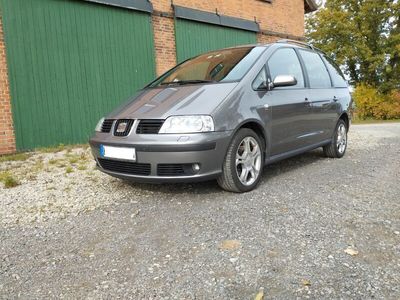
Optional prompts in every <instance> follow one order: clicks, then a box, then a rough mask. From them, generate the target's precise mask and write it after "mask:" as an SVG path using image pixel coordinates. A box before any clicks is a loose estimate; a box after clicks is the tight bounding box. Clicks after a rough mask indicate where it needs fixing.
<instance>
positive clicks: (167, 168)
mask: <svg viewBox="0 0 400 300" xmlns="http://www.w3.org/2000/svg"><path fill="white" fill-rule="evenodd" d="M193 174H194V171H193V169H192V164H158V165H157V175H158V176H187V175H193Z"/></svg>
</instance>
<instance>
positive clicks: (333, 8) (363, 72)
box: [306, 0, 400, 92]
mask: <svg viewBox="0 0 400 300" xmlns="http://www.w3.org/2000/svg"><path fill="white" fill-rule="evenodd" d="M306 37H307V40H308V41H309V42H310V43H312V44H313V45H314V46H316V47H318V48H320V49H321V50H323V51H325V52H326V53H327V54H328V55H329V56H331V57H332V58H333V59H335V60H336V61H337V63H338V64H340V65H341V66H342V67H343V69H344V71H345V73H346V74H347V75H348V76H349V78H350V83H351V84H353V85H357V84H360V83H365V84H368V85H371V86H373V87H376V88H379V90H380V91H383V92H388V91H390V90H392V89H396V88H397V89H399V88H400V1H398V0H327V1H326V3H325V6H324V7H323V8H321V9H320V10H318V11H317V12H315V13H314V14H312V15H311V16H309V17H308V18H307V20H306Z"/></svg>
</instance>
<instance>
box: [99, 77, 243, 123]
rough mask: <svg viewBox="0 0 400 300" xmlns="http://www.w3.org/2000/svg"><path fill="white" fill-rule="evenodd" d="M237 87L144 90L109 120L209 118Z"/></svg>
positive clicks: (109, 116) (177, 87)
mask: <svg viewBox="0 0 400 300" xmlns="http://www.w3.org/2000/svg"><path fill="white" fill-rule="evenodd" d="M236 85H237V82H234V83H217V84H196V85H184V86H173V87H162V88H148V89H144V90H142V91H140V92H139V94H137V95H136V96H134V97H133V98H131V99H130V100H129V101H128V102H127V103H125V104H123V105H121V106H120V107H118V108H117V109H116V110H115V111H113V112H112V113H111V114H109V115H108V116H107V118H109V119H166V118H167V117H169V116H173V115H200V114H204V115H210V114H212V112H213V111H214V109H215V108H216V107H217V106H218V105H219V104H220V103H221V102H222V101H223V100H224V99H225V98H226V97H227V96H228V95H229V93H230V92H231V91H232V90H233V88H234V87H235V86H236Z"/></svg>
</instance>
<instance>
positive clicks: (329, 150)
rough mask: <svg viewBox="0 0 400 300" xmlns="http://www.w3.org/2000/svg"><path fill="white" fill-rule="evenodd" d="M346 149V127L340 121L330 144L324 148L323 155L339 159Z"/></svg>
mask: <svg viewBox="0 0 400 300" xmlns="http://www.w3.org/2000/svg"><path fill="white" fill-rule="evenodd" d="M346 149H347V126H346V123H345V122H344V121H343V120H342V119H340V120H339V121H338V123H337V124H336V129H335V133H334V136H333V139H332V142H331V143H330V144H329V145H326V146H325V147H324V154H325V156H327V157H331V158H341V157H343V155H344V154H345V152H346Z"/></svg>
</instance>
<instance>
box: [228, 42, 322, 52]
mask: <svg viewBox="0 0 400 300" xmlns="http://www.w3.org/2000/svg"><path fill="white" fill-rule="evenodd" d="M272 45H282V46H291V47H294V48H304V49H309V50H312V51H315V52H320V53H322V54H325V55H326V53H325V52H324V51H322V50H321V49H318V48H316V47H314V46H312V45H311V44H308V43H306V42H302V41H297V40H289V39H282V40H278V41H276V42H273V43H266V44H264V43H257V44H245V45H238V46H233V47H227V48H224V49H235V48H243V47H270V46H272ZM220 50H223V49H220Z"/></svg>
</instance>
